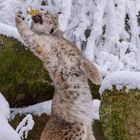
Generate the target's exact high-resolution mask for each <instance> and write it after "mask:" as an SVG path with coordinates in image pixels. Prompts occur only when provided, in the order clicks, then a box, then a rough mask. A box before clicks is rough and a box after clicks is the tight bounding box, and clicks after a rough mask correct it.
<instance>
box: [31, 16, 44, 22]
mask: <svg viewBox="0 0 140 140" xmlns="http://www.w3.org/2000/svg"><path fill="white" fill-rule="evenodd" d="M32 19H33V20H34V22H35V23H39V24H43V20H42V17H41V15H39V14H38V15H35V16H33V17H32Z"/></svg>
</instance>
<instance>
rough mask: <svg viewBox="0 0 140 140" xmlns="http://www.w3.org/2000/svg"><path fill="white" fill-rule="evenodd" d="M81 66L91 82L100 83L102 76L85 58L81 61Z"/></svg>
mask: <svg viewBox="0 0 140 140" xmlns="http://www.w3.org/2000/svg"><path fill="white" fill-rule="evenodd" d="M81 67H82V69H83V71H84V72H85V74H86V75H87V77H88V78H89V79H90V80H91V82H92V83H94V84H96V85H100V84H101V82H102V76H101V74H100V72H99V70H98V69H97V68H96V66H95V65H94V64H93V63H91V62H90V61H89V60H87V59H83V60H82V61H81Z"/></svg>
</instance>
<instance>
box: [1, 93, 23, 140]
mask: <svg viewBox="0 0 140 140" xmlns="http://www.w3.org/2000/svg"><path fill="white" fill-rule="evenodd" d="M9 115H10V110H9V104H8V102H7V101H6V99H5V98H4V96H3V95H2V94H1V93H0V140H21V139H20V137H19V135H18V133H17V132H16V131H15V130H14V129H13V128H12V127H11V126H10V125H9V123H8V118H9Z"/></svg>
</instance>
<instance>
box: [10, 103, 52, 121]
mask: <svg viewBox="0 0 140 140" xmlns="http://www.w3.org/2000/svg"><path fill="white" fill-rule="evenodd" d="M51 104H52V101H51V100H50V101H46V102H42V103H39V104H36V105H32V106H29V107H25V108H11V115H10V116H11V118H12V119H14V117H15V116H16V115H17V114H18V113H19V114H20V115H21V114H33V115H38V116H39V115H41V114H43V113H46V114H48V115H49V114H50V113H51Z"/></svg>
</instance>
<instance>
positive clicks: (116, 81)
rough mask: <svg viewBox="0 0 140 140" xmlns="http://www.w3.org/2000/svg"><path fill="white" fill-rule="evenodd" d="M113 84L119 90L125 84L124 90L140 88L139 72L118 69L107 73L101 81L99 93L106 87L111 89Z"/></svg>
mask: <svg viewBox="0 0 140 140" xmlns="http://www.w3.org/2000/svg"><path fill="white" fill-rule="evenodd" d="M113 85H116V87H117V89H118V90H120V89H122V87H124V86H126V90H127V91H128V90H129V89H140V72H130V71H118V72H113V73H111V74H109V75H108V76H107V77H106V78H105V79H104V80H103V82H102V84H101V87H100V90H99V92H100V94H102V93H103V92H104V91H105V90H106V89H109V90H112V88H113Z"/></svg>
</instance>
